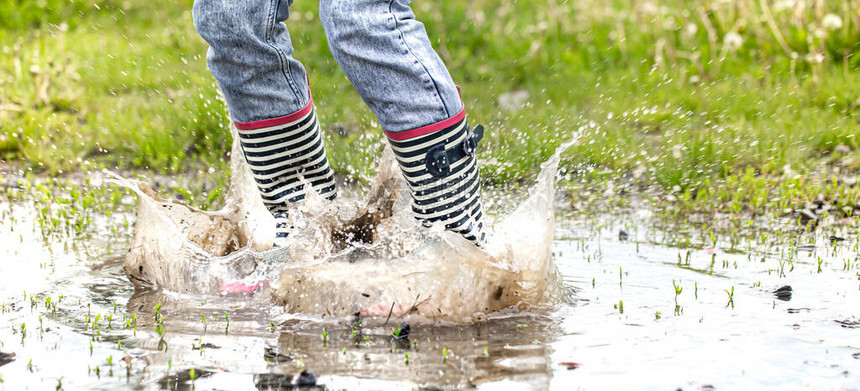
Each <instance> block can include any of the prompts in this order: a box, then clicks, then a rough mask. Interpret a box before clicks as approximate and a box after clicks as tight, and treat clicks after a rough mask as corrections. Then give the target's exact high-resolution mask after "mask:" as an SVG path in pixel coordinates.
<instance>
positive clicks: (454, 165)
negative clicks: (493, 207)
mask: <svg viewBox="0 0 860 391" xmlns="http://www.w3.org/2000/svg"><path fill="white" fill-rule="evenodd" d="M450 122H451V123H450V124H447V125H448V126H446V127H444V128H441V129H438V130H434V131H432V132H429V133H426V134H421V135H418V136H416V137H412V138H407V139H404V138H402V137H396V134H393V135H394V136H395V137H391V136H392V134H391V133H389V141H390V142H391V148H392V150H393V151H394V155H395V157H396V158H397V162H398V163H399V164H400V168H401V170H402V171H403V175H404V177H405V178H406V182H407V183H408V184H409V188H410V189H411V190H412V211H413V213H414V214H415V216H416V218H418V219H419V220H422V221H424V222H426V223H435V222H440V223H442V224H444V225H445V228H446V229H448V230H451V231H454V232H457V233H459V234H461V235H463V237H465V238H466V239H467V240H470V241H472V242H473V243H475V244H476V245H479V246H480V245H482V244H483V242H484V240H485V237H484V233H483V223H482V222H481V218H482V217H483V213H482V208H481V199H480V193H481V183H480V179H479V177H478V167H477V164H476V161H475V157H474V156H466V157H465V158H462V159H460V160H458V161H456V162H450V168H451V171H450V172H449V173H448V174H446V175H444V176H442V177H435V176H433V175H432V174H431V173H430V172H429V171H428V170H427V161H426V158H427V157H426V155H427V151H428V149H430V148H432V147H434V146H437V145H440V144H443V143H444V145H445V149H454V148H462V145H463V142H464V140H465V139H466V137H467V136H469V134H468V127H467V125H466V118H465V115H463V116H462V117H460V118H459V120H457V121H450Z"/></svg>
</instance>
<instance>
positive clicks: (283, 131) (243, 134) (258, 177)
mask: <svg viewBox="0 0 860 391" xmlns="http://www.w3.org/2000/svg"><path fill="white" fill-rule="evenodd" d="M235 124H236V129H237V130H238V134H239V141H240V144H241V145H242V152H243V153H244V154H245V160H246V161H247V162H248V166H249V167H250V168H251V173H252V174H253V176H254V180H255V181H256V182H257V188H258V189H259V190H260V195H261V196H262V198H263V204H265V205H266V208H268V209H269V211H270V212H272V215H274V216H275V240H276V243H277V241H278V240H279V239H280V240H283V239H286V237H287V236H288V234H289V230H290V228H291V227H289V226H288V224H287V217H288V215H287V209H288V205H289V204H290V203H293V202H297V201H301V200H303V199H304V198H305V192H306V189H305V188H304V185H303V184H302V182H301V180H300V178H301V177H304V178H305V180H306V181H308V182H309V183H310V185H311V187H312V188H313V189H314V190H315V191H316V192H317V193H319V194H320V195H321V196H322V197H324V198H326V199H329V200H332V199H334V198H335V196H336V195H337V193H336V191H335V182H334V176H333V174H332V170H331V167H329V164H328V158H327V157H326V154H325V146H324V145H323V140H322V135H321V133H320V127H319V123H318V122H317V116H316V111H315V110H314V106H313V100H311V101H310V102H308V104H307V105H306V106H305V107H304V108H302V109H301V110H299V111H297V112H295V113H293V114H290V115H287V116H284V117H278V118H273V119H267V120H262V121H255V122H247V123H240V122H236V123H235Z"/></svg>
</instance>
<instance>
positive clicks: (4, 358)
mask: <svg viewBox="0 0 860 391" xmlns="http://www.w3.org/2000/svg"><path fill="white" fill-rule="evenodd" d="M12 361H15V353H3V352H0V367H2V366H4V365H6V364H8V363H10V362H12Z"/></svg>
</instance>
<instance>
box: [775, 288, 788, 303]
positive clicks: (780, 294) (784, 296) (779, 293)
mask: <svg viewBox="0 0 860 391" xmlns="http://www.w3.org/2000/svg"><path fill="white" fill-rule="evenodd" d="M791 293H792V290H791V286H788V285H784V286H782V287H780V288H779V289H777V290H775V291H773V294H774V295H776V298H777V299H780V300H782V301H789V300H791Z"/></svg>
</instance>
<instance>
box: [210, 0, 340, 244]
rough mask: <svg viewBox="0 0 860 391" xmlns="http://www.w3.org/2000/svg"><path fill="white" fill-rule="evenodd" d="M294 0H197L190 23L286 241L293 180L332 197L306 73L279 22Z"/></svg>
mask: <svg viewBox="0 0 860 391" xmlns="http://www.w3.org/2000/svg"><path fill="white" fill-rule="evenodd" d="M291 3H292V1H285V0H284V1H279V0H196V1H195V2H194V26H195V28H196V29H197V31H198V32H199V33H200V35H201V36H202V37H203V39H205V40H206V42H208V43H209V45H210V47H209V52H208V55H207V60H208V63H209V69H210V70H211V71H212V75H214V76H215V79H216V80H217V81H218V85H219V86H220V87H221V91H222V92H223V93H224V97H225V99H226V100H227V106H228V108H229V110H230V116H231V117H232V118H233V120H234V122H235V125H236V128H237V129H238V134H239V138H240V141H241V145H242V149H243V152H244V154H245V159H246V160H247V162H248V165H249V166H250V168H251V171H252V173H253V174H254V179H255V180H256V182H257V185H258V187H259V189H260V193H261V195H262V197H263V202H264V203H265V204H266V206H267V207H268V208H269V210H270V211H272V212H273V213H274V214H275V217H276V218H277V219H278V231H277V234H278V237H286V234H287V232H286V229H287V227H286V225H285V223H284V220H285V217H286V216H285V215H284V214H283V213H285V212H286V210H287V206H288V205H289V203H291V202H296V201H299V200H301V199H303V198H304V195H305V189H304V188H303V186H302V184H301V182H300V179H299V176H300V175H301V176H303V177H304V178H305V179H307V180H308V181H309V182H310V183H311V186H312V187H313V188H314V190H316V191H317V192H318V193H320V194H321V195H323V196H324V197H327V198H329V199H331V198H334V196H335V185H334V177H333V175H332V171H331V169H330V168H329V165H328V159H327V158H326V155H325V148H324V146H323V143H322V138H321V135H320V131H319V124H318V123H317V119H316V113H315V111H314V107H313V101H312V99H311V94H310V90H309V88H308V84H307V76H306V74H305V70H304V67H303V66H302V64H301V63H299V62H298V61H297V60H295V59H294V58H293V57H292V53H293V47H292V44H291V42H290V37H289V34H288V32H287V29H286V26H284V24H283V23H281V22H282V21H284V20H286V19H287V18H288V17H289V5H290V4H291Z"/></svg>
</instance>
